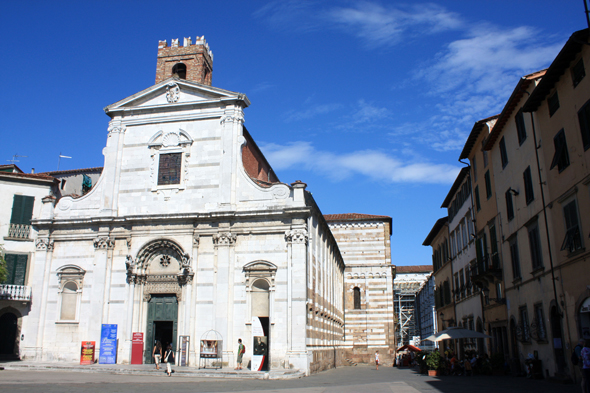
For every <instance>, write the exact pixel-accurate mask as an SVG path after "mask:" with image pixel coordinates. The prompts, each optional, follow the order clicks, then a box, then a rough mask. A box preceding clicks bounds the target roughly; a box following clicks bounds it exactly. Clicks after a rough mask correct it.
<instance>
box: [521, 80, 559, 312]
mask: <svg viewBox="0 0 590 393" xmlns="http://www.w3.org/2000/svg"><path fill="white" fill-rule="evenodd" d="M526 93H528V91H527V92H526ZM529 95H530V94H529ZM529 115H530V116H531V124H532V126H533V141H534V142H535V157H536V159H537V173H538V175H539V186H540V188H541V202H542V203H543V218H544V219H545V235H546V237H547V249H548V251H549V265H550V266H551V283H552V284H553V298H554V299H555V305H556V307H557V312H558V314H559V316H560V317H562V318H563V314H562V313H561V312H560V311H559V308H560V307H559V302H558V300H557V287H556V285H555V268H554V267H553V253H552V252H551V239H550V237H549V224H548V222H547V205H546V203H545V193H544V192H543V185H547V182H546V181H545V182H543V181H541V164H540V163H539V149H540V146H539V145H538V144H537V132H536V130H535V120H534V118H533V113H532V112H529Z"/></svg>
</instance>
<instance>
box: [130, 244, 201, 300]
mask: <svg viewBox="0 0 590 393" xmlns="http://www.w3.org/2000/svg"><path fill="white" fill-rule="evenodd" d="M154 261H159V263H160V265H161V266H157V265H155V266H151V267H150V264H151V263H153V262H154ZM126 266H127V282H128V283H133V284H136V285H142V286H143V297H144V300H145V301H149V300H150V299H151V296H152V295H155V294H174V295H176V298H177V300H178V301H180V300H182V286H184V285H185V284H186V283H188V282H190V281H191V280H192V278H193V276H194V272H193V271H192V268H191V257H190V255H189V254H188V253H185V252H184V250H183V249H182V247H181V246H180V245H179V244H178V243H176V242H175V241H173V240H170V239H156V240H152V241H150V242H148V243H146V244H145V245H144V246H143V247H142V248H141V249H140V250H139V252H138V253H137V257H136V258H135V259H133V256H131V255H128V256H127V262H126Z"/></svg>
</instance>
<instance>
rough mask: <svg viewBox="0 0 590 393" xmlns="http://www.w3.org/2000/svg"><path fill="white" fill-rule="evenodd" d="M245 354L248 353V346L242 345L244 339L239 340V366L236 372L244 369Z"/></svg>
mask: <svg viewBox="0 0 590 393" xmlns="http://www.w3.org/2000/svg"><path fill="white" fill-rule="evenodd" d="M245 352H246V346H245V345H244V344H242V339H241V338H238V365H237V367H236V370H241V369H242V357H243V356H244V353H245Z"/></svg>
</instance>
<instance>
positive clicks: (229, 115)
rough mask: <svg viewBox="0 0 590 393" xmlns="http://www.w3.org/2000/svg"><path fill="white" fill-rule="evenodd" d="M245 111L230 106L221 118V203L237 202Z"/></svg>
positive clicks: (230, 203) (225, 204) (228, 205)
mask: <svg viewBox="0 0 590 393" xmlns="http://www.w3.org/2000/svg"><path fill="white" fill-rule="evenodd" d="M242 123H244V113H243V112H242V108H241V107H239V106H229V107H227V109H226V110H225V112H224V115H223V117H222V118H221V127H222V138H221V144H222V149H223V155H222V157H221V166H220V170H221V174H220V175H221V179H220V180H221V182H220V187H219V205H220V206H226V207H228V208H229V207H230V206H231V205H232V204H235V202H236V201H235V194H236V192H235V191H236V190H235V188H236V175H237V174H238V164H239V165H241V163H239V162H238V157H240V152H239V149H241V147H242V144H243V142H244V137H243V136H242Z"/></svg>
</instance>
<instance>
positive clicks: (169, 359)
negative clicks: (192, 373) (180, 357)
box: [152, 341, 174, 377]
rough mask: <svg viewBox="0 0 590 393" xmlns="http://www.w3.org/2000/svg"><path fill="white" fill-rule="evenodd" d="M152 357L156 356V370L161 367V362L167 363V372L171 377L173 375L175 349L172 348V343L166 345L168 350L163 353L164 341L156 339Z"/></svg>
mask: <svg viewBox="0 0 590 393" xmlns="http://www.w3.org/2000/svg"><path fill="white" fill-rule="evenodd" d="M152 357H153V358H154V363H156V370H159V369H160V363H162V362H163V363H166V374H167V375H168V376H169V377H170V376H172V364H174V351H173V350H172V344H168V345H167V346H166V350H165V351H164V354H163V355H162V343H161V342H160V341H156V345H154V349H153V351H152Z"/></svg>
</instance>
